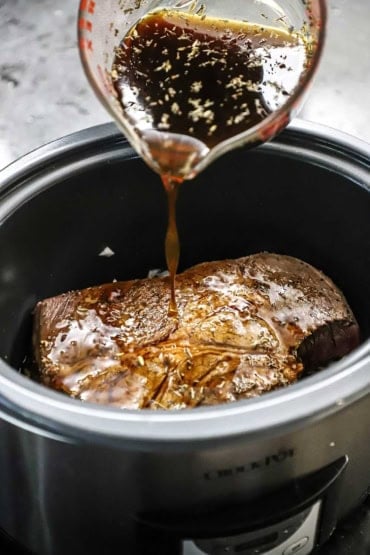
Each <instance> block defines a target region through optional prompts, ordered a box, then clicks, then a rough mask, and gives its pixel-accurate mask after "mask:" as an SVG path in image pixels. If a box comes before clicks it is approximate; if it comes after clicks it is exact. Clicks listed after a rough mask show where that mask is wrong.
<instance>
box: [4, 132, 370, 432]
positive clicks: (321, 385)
mask: <svg viewBox="0 0 370 555" xmlns="http://www.w3.org/2000/svg"><path fill="white" fill-rule="evenodd" d="M280 137H281V138H280V139H279V138H278V139H276V140H275V141H274V142H275V144H276V143H277V144H279V142H280V143H281V144H285V146H286V143H287V144H288V148H289V143H291V142H293V143H294V141H295V138H297V137H299V138H300V139H309V140H310V138H311V141H312V140H313V139H315V140H316V143H318V144H323V145H326V146H330V144H331V145H332V146H334V147H335V148H334V150H333V153H332V156H335V155H336V156H338V157H339V156H342V157H344V158H346V156H349V157H350V158H351V160H352V156H351V153H353V154H354V157H353V160H352V161H354V160H356V161H357V164H358V165H359V166H361V163H362V162H363V164H364V165H365V168H366V166H367V167H368V166H369V148H368V145H366V143H363V142H362V141H360V140H358V139H352V138H351V137H349V136H346V135H344V134H343V133H340V132H337V131H335V130H332V129H329V128H325V127H323V126H320V125H317V124H310V123H308V122H303V121H295V122H294V123H293V124H292V125H291V126H290V127H289V128H288V129H287V130H286V131H285V132H284V133H283V134H282V136H280ZM117 141H120V142H122V140H121V135H120V132H119V131H118V130H117V129H116V127H115V125H114V124H104V125H102V126H97V127H93V128H90V129H88V130H83V131H80V132H77V133H74V134H72V135H70V136H67V137H64V138H62V139H59V140H57V141H55V142H53V143H50V144H49V145H46V146H44V147H41V148H40V149H37V150H36V151H34V152H33V153H30V154H28V155H26V156H25V157H24V158H22V159H20V160H18V161H16V162H14V163H13V164H12V165H10V166H8V167H7V168H5V169H4V170H3V171H2V172H0V199H1V196H4V195H6V194H7V193H8V192H9V191H11V189H12V187H17V183H18V184H19V183H20V181H21V180H22V178H23V177H25V176H27V175H29V174H30V173H31V174H32V173H34V171H36V170H37V169H38V168H40V164H42V166H44V165H45V162H46V161H48V162H49V163H50V161H51V160H50V159H51V158H52V159H53V160H54V159H56V158H58V159H59V158H60V157H61V156H63V155H65V154H67V153H68V152H74V153H75V152H76V151H78V150H80V149H82V151H85V150H88V149H89V148H91V147H92V145H94V144H96V146H97V145H98V144H101V143H104V144H105V146H106V147H109V146H110V145H111V144H117ZM284 141H285V143H284ZM301 142H302V141H301ZM316 143H315V144H316ZM301 146H302V145H301ZM269 147H270V148H271V145H262V146H261V147H260V148H262V149H263V148H265V149H268V148H269ZM302 148H304V146H302ZM329 150H330V149H329ZM130 152H131V154H132V150H131V149H130ZM294 154H295V155H296V156H297V157H299V148H298V149H295V152H294ZM322 163H323V164H324V165H325V162H324V161H323V162H322ZM360 173H361V172H360ZM361 175H362V174H361ZM353 177H356V176H353ZM357 177H359V176H357ZM368 185H370V183H365V186H368ZM369 367H370V340H368V341H366V342H365V343H364V344H363V345H362V346H361V347H360V348H359V349H357V350H356V351H354V352H353V353H351V354H350V355H349V356H348V357H345V358H344V359H343V360H341V361H339V362H337V363H335V364H333V365H331V367H330V368H329V369H327V370H325V375H324V373H320V374H317V375H316V376H312V377H310V378H306V379H305V380H304V382H300V383H297V384H294V385H292V386H290V387H289V388H287V389H284V390H279V391H276V392H273V393H270V394H266V395H264V396H262V397H260V398H257V399H252V400H246V401H239V402H236V403H231V404H229V405H219V406H216V407H205V408H200V409H190V410H185V411H179V412H176V413H174V412H170V413H169V412H166V411H149V410H145V411H126V410H121V409H114V408H109V407H102V408H100V407H99V406H97V405H93V404H88V403H81V402H80V401H76V400H74V399H70V398H68V397H65V396H63V395H62V394H60V393H57V392H55V391H52V390H50V389H47V388H46V387H44V386H41V385H39V384H37V383H35V382H31V381H30V380H29V379H28V378H26V377H24V376H22V375H19V374H18V373H16V372H15V370H14V369H12V368H11V367H10V366H9V365H8V364H7V363H6V362H4V361H2V360H0V369H1V374H0V392H1V393H0V410H1V411H2V413H3V417H4V418H5V419H6V418H7V414H8V415H9V411H14V412H15V413H16V414H17V415H19V414H20V415H21V419H23V420H24V423H26V421H34V422H36V423H37V425H38V426H39V427H40V426H41V427H42V428H43V429H44V430H56V431H57V432H58V433H63V434H67V435H68V436H73V435H74V434H76V432H77V431H78V432H86V433H98V434H100V435H104V436H110V437H115V438H118V437H121V438H123V439H125V440H129V439H131V440H139V441H149V442H150V441H153V440H155V441H158V440H162V441H164V442H166V441H174V440H175V441H178V442H183V441H188V440H191V441H195V440H199V441H201V440H211V439H219V438H221V437H232V436H235V435H238V434H241V433H243V434H254V433H259V434H263V432H264V431H266V430H267V429H269V430H270V431H271V429H272V428H274V429H276V428H279V429H280V428H284V430H286V428H287V426H293V425H295V426H297V425H298V424H299V422H301V421H302V420H307V419H315V418H320V417H322V416H323V415H324V414H327V413H330V412H333V411H336V410H341V409H342V407H343V406H345V405H347V404H348V403H350V402H354V401H355V400H356V399H359V398H361V397H362V396H364V395H367V394H369V393H370V373H369ZM303 399H304V400H305V401H303ZM282 403H284V410H283V411H282V410H281V404H282ZM261 409H262V410H263V411H264V418H263V421H262V420H261V418H260V417H259V415H260V410H261ZM242 415H243V416H245V417H246V418H245V419H244V418H241V416H242ZM71 422H72V424H71ZM190 423H191V424H192V425H191V426H189V424H190ZM205 423H206V424H207V425H206V426H204V425H202V424H205ZM122 424H124V426H122ZM25 425H26V424H25Z"/></svg>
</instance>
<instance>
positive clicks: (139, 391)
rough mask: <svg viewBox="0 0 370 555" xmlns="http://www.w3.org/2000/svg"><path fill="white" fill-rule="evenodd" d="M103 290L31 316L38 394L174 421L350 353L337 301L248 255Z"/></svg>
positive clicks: (320, 285)
mask: <svg viewBox="0 0 370 555" xmlns="http://www.w3.org/2000/svg"><path fill="white" fill-rule="evenodd" d="M176 294H177V301H178V308H179V319H178V321H177V320H176V319H173V318H170V317H168V303H169V284H168V278H154V279H143V280H134V281H128V282H120V283H109V284H106V285H101V286H97V287H90V288H88V289H84V290H81V291H72V292H70V293H65V294H63V295H60V296H58V297H53V298H50V299H46V300H44V301H41V302H39V303H38V305H37V307H36V317H35V328H34V348H35V356H36V360H37V362H38V365H39V368H40V372H41V377H42V381H43V383H45V384H46V385H49V386H51V387H53V388H55V389H59V390H62V391H64V392H65V393H67V394H69V395H71V396H73V397H76V398H79V399H81V400H84V401H91V402H96V403H103V404H107V405H112V406H116V407H121V408H144V407H148V408H165V409H175V408H176V409H177V408H184V407H195V406H199V405H211V404H216V403H222V402H227V401H234V400H238V399H243V398H248V397H254V396H256V395H260V394H261V393H263V392H266V391H270V390H272V389H275V388H277V387H281V386H286V385H288V384H290V383H292V382H294V381H296V379H297V378H298V377H299V375H300V374H301V372H302V370H303V368H304V367H305V368H309V367H319V366H322V365H325V364H327V363H328V362H329V361H331V360H333V359H337V358H340V357H341V356H343V355H345V354H346V353H348V352H349V351H350V350H352V349H353V348H355V347H356V346H357V345H358V343H359V328H358V325H357V323H356V320H355V318H354V316H353V314H352V312H351V310H350V308H349V306H348V304H347V302H346V300H345V299H344V297H343V295H342V293H341V292H340V291H339V290H338V289H337V288H336V286H335V285H334V284H333V282H332V281H331V280H330V279H329V278H327V277H326V276H325V275H323V274H322V273H321V272H319V271H318V270H316V269H315V268H313V267H312V266H310V265H308V264H306V263H304V262H302V261H300V260H297V259H295V258H291V257H288V256H282V255H276V254H268V253H262V254H256V255H253V256H248V257H245V258H240V259H238V260H226V261H222V262H208V263H204V264H200V265H198V266H195V267H193V268H190V269H189V270H187V271H185V272H184V273H182V274H180V275H179V276H178V277H177V285H176Z"/></svg>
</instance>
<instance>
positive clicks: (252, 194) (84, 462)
mask: <svg viewBox="0 0 370 555" xmlns="http://www.w3.org/2000/svg"><path fill="white" fill-rule="evenodd" d="M369 187H370V178H369V147H368V146H367V145H363V144H362V143H360V142H358V141H356V140H354V139H352V138H346V137H343V135H340V134H338V133H337V132H334V131H331V130H328V129H324V128H321V127H318V126H313V125H309V124H306V123H303V122H296V123H295V124H294V125H292V126H291V127H290V128H289V129H288V130H286V131H285V132H284V133H283V134H282V135H281V136H280V137H279V138H278V139H276V140H275V141H274V142H272V143H270V144H266V145H263V146H262V147H259V148H258V149H256V150H255V151H247V152H246V151H244V150H238V151H235V152H233V153H230V154H228V155H227V156H225V157H224V158H222V159H220V160H219V161H217V162H215V164H214V165H213V166H212V167H211V168H209V169H208V170H207V171H205V172H204V174H203V175H201V176H199V178H198V179H197V180H196V181H194V182H189V183H186V184H185V185H184V190H183V191H182V195H181V197H180V206H179V223H180V230H181V235H182V246H183V256H182V261H183V266H184V267H186V266H189V265H190V264H193V263H195V262H199V261H202V260H205V259H221V258H226V257H236V256H243V255H245V254H248V253H250V252H257V251H259V250H270V251H276V252H285V253H287V254H291V255H294V256H298V257H300V258H302V259H304V260H306V261H308V262H311V263H313V264H314V265H316V266H317V267H320V268H322V269H323V270H324V271H325V272H326V273H328V275H330V276H331V277H332V278H333V279H334V280H335V281H336V282H337V284H338V285H339V286H340V287H341V288H342V289H343V290H344V293H345V294H346V296H347V298H348V300H349V302H350V304H351V305H352V307H353V309H354V311H355V313H356V315H357V316H358V318H359V321H360V325H361V328H362V330H363V334H364V343H363V344H362V346H361V347H360V348H359V349H358V350H356V351H355V352H354V353H352V354H351V355H349V356H348V357H346V358H345V359H343V360H342V361H340V362H338V363H335V364H333V365H332V366H331V368H330V369H328V370H325V371H324V372H322V373H319V374H317V375H315V376H312V377H310V378H307V379H305V380H303V381H302V382H300V383H299V384H296V385H294V386H292V387H289V388H287V389H285V390H280V391H278V392H275V393H272V394H268V395H265V396H264V397H262V398H260V399H256V400H251V401H246V402H240V403H234V404H230V405H224V406H219V407H213V408H207V409H197V410H193V411H181V412H176V413H163V412H161V411H158V412H151V411H145V412H135V411H118V410H114V409H109V408H104V407H99V406H96V405H88V404H82V403H80V402H78V401H74V400H72V399H68V398H66V397H63V396H61V395H60V394H57V393H55V392H53V391H51V390H47V389H45V388H43V387H42V386H40V385H39V384H37V383H35V382H31V381H30V380H28V379H27V378H25V377H24V376H22V375H20V374H19V373H17V372H15V371H14V368H15V369H17V368H18V367H19V366H20V364H21V361H22V359H23V356H24V354H25V351H26V348H27V338H29V335H30V325H31V321H30V311H31V309H32V306H33V305H34V303H35V302H36V301H37V300H38V299H39V298H43V297H46V296H49V295H53V294H57V293H60V292H62V291H65V290H68V289H71V288H78V287H84V286H86V285H90V284H94V283H101V282H104V281H110V280H112V279H114V278H116V277H117V278H119V279H126V278H132V277H137V276H144V275H145V273H146V272H147V270H148V269H150V268H152V267H158V266H162V267H163V266H164V259H163V245H162V242H163V234H164V229H165V201H164V195H163V193H162V192H161V186H160V183H159V179H158V177H157V176H155V175H154V174H153V173H152V172H150V170H148V169H147V168H146V167H145V165H144V164H143V163H142V162H141V161H140V160H139V159H138V158H137V156H136V155H135V154H134V153H133V151H132V150H131V148H130V147H129V146H128V145H127V143H125V142H124V140H123V139H122V137H121V136H120V134H119V132H117V131H116V129H115V127H114V126H111V125H107V126H101V127H98V128H93V129H91V130H87V131H84V132H80V133H78V134H75V135H72V136H70V137H67V138H65V139H62V140H60V141H57V142H55V143H52V144H51V145H48V146H46V147H43V148H41V149H39V150H38V151H35V152H34V153H32V154H30V155H28V156H27V157H25V158H23V159H22V160H20V161H18V162H16V163H15V164H13V165H12V166H9V167H8V168H7V169H5V170H4V171H3V172H2V173H1V174H0V256H1V260H2V271H1V270H0V315H1V322H2V323H1V325H0V353H1V355H2V357H3V358H2V360H1V362H0V410H1V416H2V420H1V421H0V469H1V475H2V488H1V491H0V527H3V528H4V529H5V530H6V531H7V532H8V533H9V534H11V535H12V536H14V537H16V538H17V539H18V540H19V541H21V542H22V543H24V544H25V545H27V546H29V547H30V548H32V549H33V550H34V551H35V552H37V553H40V554H41V553H42V554H44V553H45V554H46V553H47V554H49V553H50V554H51V553H52V554H53V555H59V554H62V553H63V555H64V553H65V552H66V551H67V550H69V549H71V545H74V546H76V541H77V542H78V543H77V545H80V548H81V549H83V550H84V551H82V552H88V553H99V552H104V551H102V550H104V549H105V550H106V551H108V550H109V549H114V548H115V547H116V546H117V545H120V542H121V543H122V541H123V543H124V541H125V540H122V538H126V539H127V538H128V537H129V535H130V534H131V533H132V525H131V524H130V523H132V521H131V520H130V519H131V517H135V515H137V514H138V513H139V512H142V511H156V510H160V509H161V510H164V511H166V510H167V511H171V512H172V513H176V511H177V510H178V511H180V510H181V511H183V510H186V509H189V510H192V509H193V508H194V507H200V508H202V507H205V508H206V507H212V508H214V509H218V508H220V510H221V509H224V508H225V507H230V506H233V505H234V504H235V503H238V502H240V503H247V502H248V501H250V500H253V499H258V498H260V497H261V496H263V495H265V494H268V493H270V492H272V491H273V490H274V489H275V488H278V487H280V486H282V485H284V484H286V483H288V482H291V481H292V480H293V479H295V478H300V477H302V476H304V475H306V474H307V473H310V472H313V471H317V470H319V469H320V468H322V467H325V466H326V465H328V464H330V463H331V462H333V461H335V460H337V459H339V458H340V457H342V456H344V455H347V456H348V457H349V464H348V468H347V469H346V471H345V475H344V479H343V487H342V492H341V496H340V500H339V517H342V516H344V515H345V514H346V513H347V512H348V511H349V510H351V508H353V507H354V506H355V505H356V504H358V503H359V502H360V500H361V498H362V497H363V496H364V495H365V494H366V490H367V488H368V486H369V485H370V464H369V463H370V441H369V440H370V438H369V435H370V434H369V431H368V430H369V422H370V396H369V393H370V344H369V339H368V337H369V335H370V323H369V320H370V318H369V315H370V291H369V285H370V283H369V282H370V279H369V277H368V273H367V272H366V269H368V268H369V267H370V218H369V217H368V215H369V208H370V195H369ZM143 222H145V223H143ZM107 245H109V246H110V247H111V248H113V250H114V251H115V252H116V255H115V256H113V257H112V258H110V259H105V258H102V257H99V256H98V255H99V253H100V252H101V250H103V248H104V247H105V246H107ZM11 366H12V367H13V368H12V367H11ZM238 469H239V470H238ZM241 469H244V470H241ZM9 507H11V510H9ZM76 538H78V540H76ZM127 541H129V540H127Z"/></svg>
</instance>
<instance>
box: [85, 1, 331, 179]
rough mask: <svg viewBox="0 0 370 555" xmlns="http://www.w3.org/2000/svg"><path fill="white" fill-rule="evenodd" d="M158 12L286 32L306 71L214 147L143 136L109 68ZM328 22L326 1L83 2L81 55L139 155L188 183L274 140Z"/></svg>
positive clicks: (313, 64)
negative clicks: (230, 156) (294, 39)
mask: <svg viewBox="0 0 370 555" xmlns="http://www.w3.org/2000/svg"><path fill="white" fill-rule="evenodd" d="M160 9H170V10H179V11H181V12H182V13H184V12H185V13H189V14H201V15H202V17H203V16H204V15H207V17H216V18H221V19H223V18H225V19H227V20H233V21H246V20H247V21H248V22H251V23H253V24H256V25H260V26H263V27H265V26H271V27H275V28H277V29H281V30H282V31H287V30H288V31H289V33H290V34H291V35H292V36H293V35H294V34H297V35H299V36H300V37H301V38H302V39H303V40H304V44H305V47H306V52H307V54H308V58H307V64H306V66H305V68H304V70H303V71H302V72H301V74H300V75H299V78H298V79H297V82H296V83H295V86H293V88H292V90H291V91H290V93H289V95H287V96H286V97H285V98H284V99H283V101H281V102H280V104H279V105H277V106H275V108H274V109H273V110H271V113H269V114H268V115H266V117H265V118H264V119H262V121H260V122H259V123H258V124H256V125H253V126H252V127H249V128H247V129H245V130H244V131H243V132H241V133H237V134H235V135H233V136H228V137H227V138H226V139H225V140H222V141H220V142H218V143H217V144H215V145H213V146H212V147H210V146H209V145H206V144H204V143H203V142H201V141H197V138H196V137H193V138H192V139H191V140H190V141H189V137H187V136H185V135H181V136H180V135H179V134H177V133H170V132H165V131H159V130H158V129H155V130H154V134H153V133H152V132H151V133H143V132H142V130H140V129H138V128H137V127H135V125H133V122H132V121H131V120H130V117H128V114H127V113H125V111H124V110H122V105H121V104H120V102H119V100H118V98H117V92H116V88H115V87H114V82H113V80H112V65H113V62H114V58H115V49H116V48H117V47H118V46H119V44H120V43H121V41H122V39H123V38H124V37H125V36H126V35H127V33H128V32H129V30H130V29H131V28H132V27H133V26H134V25H135V24H136V23H137V22H138V21H139V20H140V19H141V18H142V17H144V16H145V15H146V14H148V13H150V12H153V11H157V10H160ZM325 22H326V9H325V0H230V1H229V0H81V2H80V13H79V48H80V53H81V59H82V62H83V66H84V68H85V71H86V74H87V77H88V79H89V81H90V83H91V85H92V88H93V89H94V91H95V92H96V94H97V95H98V97H99V98H100V100H101V101H102V103H103V104H104V106H105V107H106V108H107V109H108V111H109V112H110V114H111V115H112V116H113V118H114V120H115V121H116V123H117V124H118V126H119V127H120V129H121V130H122V132H123V133H124V134H125V136H126V137H127V139H128V140H129V141H130V143H131V144H132V146H133V147H134V148H135V149H136V151H137V152H138V153H139V154H140V155H141V156H142V158H143V159H144V160H145V161H146V162H147V164H148V165H149V166H150V167H151V168H152V169H153V170H154V171H156V172H158V173H160V174H162V176H163V175H164V174H168V175H172V177H178V178H181V179H183V178H185V179H189V178H192V177H194V176H195V175H196V174H197V173H199V172H200V171H201V170H202V169H203V168H204V167H206V166H207V165H208V164H210V163H211V162H212V161H213V160H214V159H216V158H217V157H218V156H220V155H221V154H222V153H224V152H226V151H228V150H230V149H232V148H235V147H237V146H240V145H242V144H246V143H247V144H250V145H251V146H253V145H255V144H258V143H260V142H265V141H267V140H269V139H271V138H272V137H273V136H274V135H276V134H277V133H278V132H279V131H280V130H281V129H283V128H284V127H285V126H286V125H287V124H288V123H289V121H290V120H291V119H292V117H294V116H295V115H296V113H297V111H298V108H299V107H300V105H301V104H302V100H303V98H304V93H305V92H306V91H307V89H308V85H309V84H310V82H311V80H312V77H313V75H314V73H315V70H316V68H317V65H318V62H319V59H320V56H321V52H322V47H323V42H324V35H325ZM153 137H154V139H153ZM153 143H155V146H154V147H153ZM158 144H159V146H160V148H158ZM154 152H155V154H153V153H154ZM168 153H171V156H170V158H171V163H169V161H168V160H169V154H168Z"/></svg>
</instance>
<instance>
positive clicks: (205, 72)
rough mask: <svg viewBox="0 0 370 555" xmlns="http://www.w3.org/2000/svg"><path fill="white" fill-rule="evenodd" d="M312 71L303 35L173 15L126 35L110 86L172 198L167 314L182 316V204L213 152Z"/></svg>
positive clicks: (156, 16) (149, 19) (145, 21)
mask: <svg viewBox="0 0 370 555" xmlns="http://www.w3.org/2000/svg"><path fill="white" fill-rule="evenodd" d="M306 64H307V53H306V48H305V45H304V41H303V39H301V38H300V37H299V36H298V35H297V34H294V35H292V34H290V33H289V32H288V31H284V30H282V29H277V28H272V27H262V26H260V25H256V24H251V23H247V22H242V21H231V20H225V19H216V18H211V17H205V16H199V15H190V14H188V13H182V12H177V11H172V10H162V11H158V12H153V13H150V14H148V15H146V16H145V17H144V18H142V19H141V20H140V21H139V22H138V23H137V24H136V25H135V26H134V27H133V28H132V29H131V30H130V31H129V33H128V34H127V36H126V37H124V39H123V41H122V42H121V44H120V46H119V48H117V50H116V56H115V60H114V64H113V68H112V79H113V82H114V84H115V89H116V91H117V94H118V98H119V100H120V103H121V106H122V109H123V112H124V115H125V119H126V121H128V122H129V123H130V125H131V126H132V127H134V129H135V131H136V134H137V135H138V136H139V137H140V142H141V145H142V152H143V153H145V156H146V157H149V158H150V160H151V161H152V162H154V165H155V167H156V168H157V169H158V172H159V173H160V174H161V176H162V181H163V184H164V187H165V189H166V191H167V194H168V204H169V223H168V231H167V235H166V259H167V265H168V269H169V272H170V277H171V291H172V295H171V305H170V311H169V313H170V314H171V315H176V302H175V275H176V271H177V266H178V260H179V239H178V233H177V228H176V215H175V210H176V197H177V192H178V188H179V186H180V184H181V182H182V181H183V180H184V179H186V178H190V177H193V176H194V173H195V171H194V168H195V167H196V165H197V164H198V163H199V162H200V161H201V160H202V158H204V157H205V156H206V155H207V154H208V153H209V151H210V149H212V148H213V147H215V146H216V145H218V144H220V143H221V142H224V141H227V140H228V139H230V138H231V137H234V136H235V135H239V134H241V133H243V132H245V131H246V130H248V129H249V128H251V127H253V126H255V125H257V124H259V123H260V122H261V121H262V120H263V119H265V118H266V117H267V116H268V115H269V114H271V113H272V112H273V111H274V110H277V109H278V108H280V107H281V106H282V105H283V104H284V103H285V101H286V99H287V97H288V96H289V95H290V94H291V93H292V92H293V91H294V89H295V88H296V86H297V85H298V83H299V80H300V78H301V75H302V73H303V71H304V69H305V66H306Z"/></svg>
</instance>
